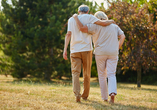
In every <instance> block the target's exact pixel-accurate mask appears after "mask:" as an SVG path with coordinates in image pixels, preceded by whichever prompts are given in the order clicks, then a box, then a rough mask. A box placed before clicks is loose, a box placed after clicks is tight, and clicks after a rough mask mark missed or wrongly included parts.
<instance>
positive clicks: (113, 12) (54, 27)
mask: <svg viewBox="0 0 157 110" xmlns="http://www.w3.org/2000/svg"><path fill="white" fill-rule="evenodd" d="M104 1H105V3H107V6H108V7H107V8H106V7H104V4H103V3H101V4H97V3H96V0H93V2H92V1H88V0H33V1H29V0H12V1H10V2H11V3H10V2H8V1H7V0H1V7H2V8H1V10H0V109H1V110H56V109H58V110H74V109H75V110H80V109H84V110H87V109H88V110H156V109H157V94H156V93H157V77H156V76H157V1H156V0H121V1H120V0H104ZM94 2H95V3H94ZM82 4H85V5H87V6H88V7H89V14H91V15H94V14H95V13H96V12H97V11H102V12H104V13H105V14H106V15H107V16H108V19H109V20H110V19H111V20H114V22H115V23H116V25H118V26H119V27H120V28H121V29H122V30H123V32H124V34H125V40H124V43H123V45H122V46H121V48H120V49H119V55H118V64H117V69H116V78H117V95H116V97H115V103H114V104H111V103H108V102H105V101H103V100H102V99H101V90H100V84H99V79H98V71H97V66H96V59H95V55H94V54H93V57H92V66H91V78H90V93H89V98H88V99H87V100H82V99H81V102H80V103H78V102H76V101H75V96H74V93H73V83H72V73H71V72H72V71H71V62H70V46H68V48H67V57H68V58H67V60H64V58H63V53H64V52H63V51H64V50H63V49H64V42H65V41H64V39H65V36H66V33H67V25H68V19H69V18H70V17H72V16H73V14H75V13H77V14H78V7H79V6H80V5H82ZM79 80H80V85H81V92H82V90H83V70H82V71H81V74H80V78H79Z"/></svg>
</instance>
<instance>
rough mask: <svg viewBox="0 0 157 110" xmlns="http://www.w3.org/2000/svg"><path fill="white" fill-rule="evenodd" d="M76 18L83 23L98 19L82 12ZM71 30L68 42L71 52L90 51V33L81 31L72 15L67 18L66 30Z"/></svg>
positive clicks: (91, 48) (93, 21)
mask: <svg viewBox="0 0 157 110" xmlns="http://www.w3.org/2000/svg"><path fill="white" fill-rule="evenodd" d="M78 19H79V20H80V22H81V23H82V24H83V25H86V24H89V23H95V22H96V21H98V20H99V19H98V18H96V17H94V16H93V15H90V14H82V15H78ZM67 31H71V33H72V34H71V42H70V51H71V53H76V52H83V51H91V50H93V47H92V39H91V36H92V35H90V34H88V33H82V32H81V31H80V30H79V29H78V27H77V24H76V21H75V19H74V18H73V17H71V18H69V20H68V30H67Z"/></svg>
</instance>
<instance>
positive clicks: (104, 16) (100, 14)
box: [94, 11, 108, 20]
mask: <svg viewBox="0 0 157 110" xmlns="http://www.w3.org/2000/svg"><path fill="white" fill-rule="evenodd" d="M94 16H95V17H97V18H98V19H100V20H108V17H107V15H106V14H105V13H104V12H102V11H98V12H96V13H95V14H94Z"/></svg>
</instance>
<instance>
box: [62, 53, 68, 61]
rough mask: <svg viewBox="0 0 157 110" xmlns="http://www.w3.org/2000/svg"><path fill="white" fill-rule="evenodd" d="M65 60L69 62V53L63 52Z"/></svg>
mask: <svg viewBox="0 0 157 110" xmlns="http://www.w3.org/2000/svg"><path fill="white" fill-rule="evenodd" d="M63 58H64V59H65V60H68V58H67V51H64V52H63Z"/></svg>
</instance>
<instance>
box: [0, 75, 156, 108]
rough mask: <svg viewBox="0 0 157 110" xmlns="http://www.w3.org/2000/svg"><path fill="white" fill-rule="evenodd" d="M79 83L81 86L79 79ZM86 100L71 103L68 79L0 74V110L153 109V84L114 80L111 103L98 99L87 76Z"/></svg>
mask: <svg viewBox="0 0 157 110" xmlns="http://www.w3.org/2000/svg"><path fill="white" fill-rule="evenodd" d="M80 80H81V86H82V78H81V79H80ZM91 80H92V81H91V89H90V95H89V98H88V100H87V101H84V100H81V103H76V102H75V97H74V94H73V91H72V84H71V81H64V80H60V81H58V80H57V81H54V82H52V83H33V82H31V81H30V82H24V81H13V78H12V77H10V76H9V77H7V78H6V77H5V76H0V110H157V86H153V85H142V87H141V88H140V89H139V88H136V84H123V83H118V95H117V96H116V98H115V104H112V105H111V104H109V103H107V102H104V101H103V100H101V94H100V88H99V83H98V82H97V80H96V79H95V78H92V79H91Z"/></svg>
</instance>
